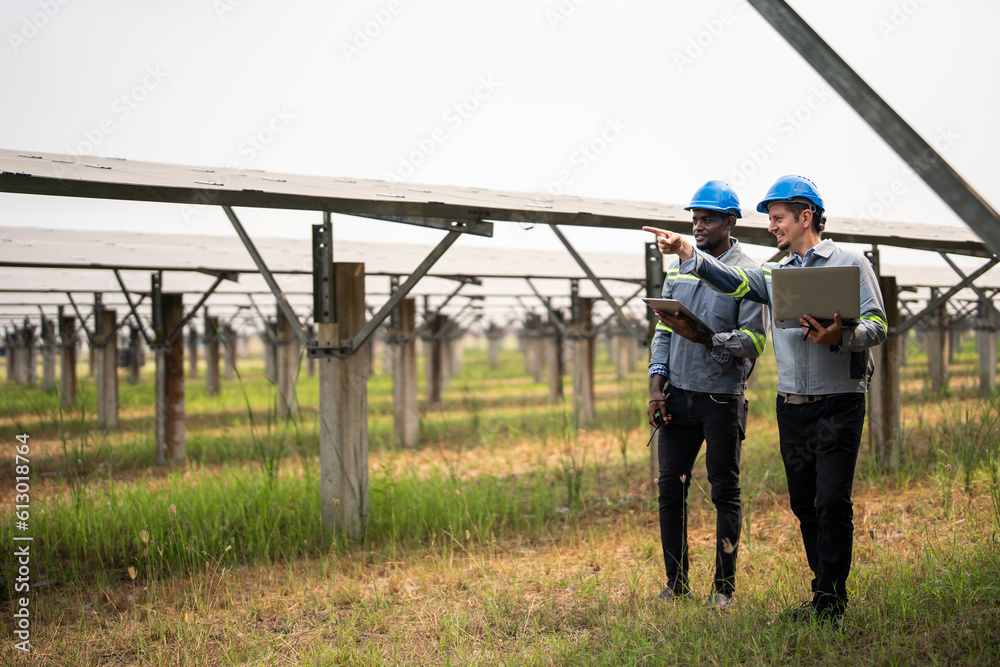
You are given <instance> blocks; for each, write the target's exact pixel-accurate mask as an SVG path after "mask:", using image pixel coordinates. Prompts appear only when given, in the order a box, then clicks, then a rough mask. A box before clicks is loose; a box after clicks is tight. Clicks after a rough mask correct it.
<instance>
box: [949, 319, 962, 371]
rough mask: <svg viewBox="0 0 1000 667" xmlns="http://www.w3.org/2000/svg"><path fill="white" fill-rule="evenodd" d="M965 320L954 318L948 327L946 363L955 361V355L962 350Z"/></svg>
mask: <svg viewBox="0 0 1000 667" xmlns="http://www.w3.org/2000/svg"><path fill="white" fill-rule="evenodd" d="M964 326H965V321H964V320H956V321H954V322H951V323H949V328H948V365H951V364H954V363H955V355H957V354H958V353H959V352H961V351H962V345H963V344H964V343H965V329H964Z"/></svg>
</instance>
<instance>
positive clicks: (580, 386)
mask: <svg viewBox="0 0 1000 667" xmlns="http://www.w3.org/2000/svg"><path fill="white" fill-rule="evenodd" d="M579 304H580V305H579V309H578V310H579V312H578V313H577V319H576V320H575V321H574V322H573V329H572V331H573V334H574V336H575V337H576V340H575V348H576V350H575V351H574V355H573V356H574V357H575V358H576V359H575V361H574V363H573V411H574V412H575V414H576V424H577V426H578V427H579V428H586V427H588V426H590V424H591V423H592V422H593V421H594V414H595V413H594V339H593V337H590V338H584V337H583V335H584V334H586V333H589V332H590V329H591V327H592V326H593V324H592V320H593V316H592V313H593V308H594V299H593V298H590V297H580V298H579Z"/></svg>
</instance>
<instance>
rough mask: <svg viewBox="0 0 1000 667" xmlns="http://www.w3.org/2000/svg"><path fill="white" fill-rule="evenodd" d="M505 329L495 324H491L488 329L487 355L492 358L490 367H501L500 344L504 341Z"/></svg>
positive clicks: (495, 368)
mask: <svg viewBox="0 0 1000 667" xmlns="http://www.w3.org/2000/svg"><path fill="white" fill-rule="evenodd" d="M503 337H504V330H503V329H502V328H501V327H498V326H497V325H495V324H492V323H491V324H490V327H489V328H488V329H487V330H486V356H487V357H489V360H490V369H492V370H494V371H495V370H497V369H498V368H500V345H501V344H502V343H503Z"/></svg>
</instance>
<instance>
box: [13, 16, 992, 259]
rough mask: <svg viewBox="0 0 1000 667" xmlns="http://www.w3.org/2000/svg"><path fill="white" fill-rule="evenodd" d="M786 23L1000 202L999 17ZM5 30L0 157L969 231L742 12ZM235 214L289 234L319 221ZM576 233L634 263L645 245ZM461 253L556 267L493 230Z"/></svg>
mask: <svg viewBox="0 0 1000 667" xmlns="http://www.w3.org/2000/svg"><path fill="white" fill-rule="evenodd" d="M791 4H792V6H793V7H794V8H795V9H796V10H797V11H798V12H800V13H801V14H802V15H803V16H804V17H805V18H806V20H807V21H809V22H810V23H811V24H812V25H813V27H814V28H815V29H816V30H817V31H818V32H819V33H820V34H821V35H822V36H823V37H824V38H825V39H826V40H827V41H828V42H829V43H830V44H831V45H832V46H833V48H834V49H836V50H837V51H838V52H839V53H840V54H841V56H843V57H844V58H845V59H846V60H847V61H848V63H850V64H851V65H852V66H853V67H854V69H855V70H856V71H857V72H858V73H859V74H860V75H861V77H862V78H864V79H865V80H866V81H867V82H868V83H869V84H870V85H871V86H872V87H873V88H874V89H875V90H876V91H877V92H878V93H880V94H881V95H882V96H883V97H884V98H885V99H886V100H887V101H888V102H889V104H890V105H892V106H893V107H894V108H895V109H896V110H897V111H898V112H899V113H900V114H901V115H902V116H903V117H904V118H905V119H906V120H907V121H908V122H910V123H911V124H912V125H913V127H914V128H915V129H916V130H917V131H918V132H919V133H920V134H921V135H922V136H923V137H924V138H925V139H927V140H928V141H934V140H935V138H939V139H938V141H940V142H943V144H941V145H943V146H944V149H943V153H944V156H945V158H946V159H947V160H948V161H949V162H950V163H951V164H952V166H953V167H955V169H957V171H958V172H959V173H960V174H961V175H962V176H963V177H964V178H965V179H966V180H967V181H968V182H969V183H970V184H971V185H972V186H973V187H974V188H976V189H977V190H978V191H979V192H980V194H981V195H983V196H984V197H985V198H986V199H987V201H990V202H991V203H992V204H993V205H994V206H996V205H998V204H1000V179H998V176H1000V166H998V160H997V157H996V156H997V154H998V153H1000V126H998V123H997V116H998V114H997V111H998V109H1000V76H998V72H1000V47H998V46H997V45H996V44H997V42H996V26H997V25H1000V3H997V2H990V1H988V0H952V1H951V2H943V1H942V0H840V1H839V2H819V1H816V0H810V1H806V0H794V1H793V2H792V3H791ZM0 28H2V31H0V32H2V37H3V40H2V43H0V90H2V91H3V96H4V101H3V104H2V106H0V118H2V120H3V122H2V123H0V146H2V147H4V148H10V149H19V150H25V151H39V152H46V151H51V152H74V153H80V154H95V155H103V156H114V157H123V158H128V159H135V160H145V161H156V162H171V163H181V164H192V165H205V166H222V165H226V164H230V163H231V164H234V165H235V166H239V167H241V168H255V169H264V170H270V171H283V172H289V173H302V174H321V175H329V176H353V177H360V178H386V177H389V176H391V175H393V174H395V175H397V176H398V175H400V174H402V175H403V176H405V177H406V178H404V179H403V180H407V181H411V182H415V183H430V184H455V185H471V186H479V187H486V188H497V189H509V190H519V191H529V192H539V191H543V190H544V188H545V187H546V184H551V183H553V182H554V181H555V180H556V179H557V178H558V177H559V176H560V174H562V175H563V177H564V179H563V180H564V182H565V183H566V185H565V186H564V192H567V193H571V194H576V195H580V196H589V197H612V198H621V199H632V200H643V201H648V200H652V201H661V202H670V203H686V202H687V201H688V200H689V198H690V196H691V194H692V193H693V191H694V190H695V189H696V188H697V187H698V186H700V185H701V184H702V183H704V182H705V181H706V180H708V179H711V178H723V179H727V180H729V181H730V182H731V183H733V184H734V185H735V186H737V190H738V192H739V194H740V197H741V201H742V203H743V207H744V209H753V208H754V207H755V205H756V203H757V201H759V199H761V198H762V196H763V194H764V192H765V191H766V190H767V188H768V186H769V185H770V184H771V182H772V181H773V180H774V179H775V178H777V177H778V176H781V175H783V174H786V173H800V174H803V175H806V176H809V177H810V178H812V179H813V180H814V181H816V183H817V184H818V185H819V187H820V190H821V192H822V194H823V196H824V198H825V199H826V202H827V205H828V210H829V212H830V214H831V215H834V216H847V217H866V216H867V217H871V218H875V219H884V220H900V221H916V222H930V223H935V224H945V225H947V224H959V222H958V219H957V217H956V216H955V215H954V214H953V213H952V212H951V211H950V209H948V208H947V207H946V206H945V205H944V204H943V203H942V202H941V201H940V200H939V199H938V198H937V196H936V195H934V194H933V193H932V192H931V191H930V190H929V189H928V188H927V187H926V186H925V185H924V184H923V183H922V182H920V181H919V180H917V179H915V178H914V177H912V175H911V174H909V173H908V171H907V170H906V168H905V166H904V165H903V163H902V161H901V160H900V159H899V158H897V157H896V156H895V154H894V153H893V152H892V151H891V150H890V149H889V148H888V147H887V146H886V145H885V144H884V143H883V142H882V141H881V140H880V139H879V138H878V137H877V136H876V135H875V134H874V132H873V131H871V130H870V129H869V128H868V126H867V125H866V124H865V123H864V122H863V121H862V120H860V118H859V117H858V116H857V115H856V114H855V113H854V112H853V111H852V110H851V109H850V108H849V107H848V106H847V105H846V104H845V103H844V102H843V101H842V100H841V99H840V98H839V97H837V96H836V94H835V93H833V92H832V91H830V89H829V88H828V87H827V86H826V84H824V83H823V82H822V81H821V80H820V78H819V77H818V75H816V74H815V73H814V72H813V70H812V69H811V68H810V67H809V66H808V65H807V64H805V62H804V61H803V60H802V59H801V58H800V57H799V56H798V55H797V54H796V53H795V52H794V51H793V50H792V49H791V47H789V46H788V45H787V44H786V43H785V42H784V40H783V39H782V38H781V37H780V36H779V35H778V34H777V33H776V32H774V30H772V29H771V28H770V26H768V25H767V24H766V23H765V22H764V20H763V19H762V18H760V16H759V15H757V13H756V12H755V11H754V10H753V9H752V8H751V7H750V6H749V5H748V4H746V3H745V2H744V1H743V0H712V1H703V2H694V1H679V0H670V1H664V0H659V1H656V0H648V1H639V0H635V1H617V2H611V1H610V0H562V1H561V2H560V0H535V1H531V0H505V1H504V2H482V1H475V0H465V1H464V2H460V1H459V0H375V1H360V2H304V1H301V0H299V1H294V0H286V1H284V2H280V3H279V2H265V1H264V0H173V1H171V2H169V3H168V2H151V1H149V0H147V1H139V0H90V1H89V2H84V1H83V0H61V1H60V0H4V2H3V3H2V4H0ZM366 29H367V31H368V33H369V34H370V36H366V35H365V31H366ZM359 35H360V37H359ZM366 40H367V41H366ZM463 104H464V108H462V107H461V106H460V107H459V109H458V110H456V106H455V105H463ZM796 114H797V118H796ZM602 134H603V137H602ZM588 144H589V145H591V146H592V147H593V150H592V152H590V153H589V155H587V154H584V153H583V152H581V150H580V149H581V147H582V146H586V145H588ZM893 190H895V192H893ZM241 217H242V218H243V220H244V224H245V225H246V226H247V228H248V230H249V231H250V232H251V234H256V235H271V236H273V235H281V236H289V235H291V236H301V237H303V238H306V237H307V236H308V234H309V225H310V224H313V223H317V222H319V221H320V220H319V214H318V213H299V212H288V211H278V212H275V211H264V210H259V209H253V210H248V209H242V211H241ZM0 225H38V226H48V227H62V226H71V227H80V228H94V229H129V230H136V231H141V230H149V231H167V232H177V233H183V232H189V233H213V234H220V233H221V234H231V233H232V229H231V227H230V226H229V223H228V221H227V220H226V218H225V216H224V214H223V213H222V211H221V210H218V209H202V210H198V211H194V210H192V208H191V207H180V206H177V205H166V204H162V205H161V204H147V203H127V202H105V201H96V200H94V201H92V200H83V199H66V198H51V197H37V196H27V195H0ZM440 234H441V233H440V232H436V231H428V230H422V229H419V228H414V227H408V226H403V225H396V224H389V223H377V222H372V221H352V220H350V219H347V218H342V219H338V221H337V223H336V225H335V236H336V237H337V238H350V239H356V240H384V241H386V242H395V243H400V242H402V243H420V244H428V243H434V242H436V240H437V239H438V238H439V237H440ZM568 235H569V237H570V239H571V240H572V241H573V242H574V243H575V244H576V245H577V247H578V248H579V249H580V250H582V251H596V250H603V251H613V252H632V251H633V249H634V251H635V252H636V253H637V256H638V253H640V252H641V243H642V242H644V241H645V240H646V235H645V234H643V233H642V232H630V231H625V232H623V231H600V230H598V231H590V230H583V229H582V228H570V229H569V230H568ZM460 243H477V244H481V243H492V244H495V245H498V246H508V247H517V246H524V247H533V248H561V247H562V246H561V245H560V244H559V242H558V240H557V239H556V238H555V237H554V235H553V234H552V233H551V232H550V231H549V230H547V229H545V228H544V226H542V227H537V228H534V229H531V230H525V229H523V228H522V227H520V226H518V225H514V224H508V223H499V224H497V225H496V234H495V238H494V239H492V240H489V239H474V238H473V239H463V240H462V241H460ZM452 252H455V251H454V250H453V251H452Z"/></svg>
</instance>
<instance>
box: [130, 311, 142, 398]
mask: <svg viewBox="0 0 1000 667" xmlns="http://www.w3.org/2000/svg"><path fill="white" fill-rule="evenodd" d="M128 341H129V359H128V362H129V363H128V381H129V384H139V377H140V375H141V374H142V362H143V361H144V359H143V356H144V355H143V351H142V335H141V333H140V331H139V327H137V326H135V325H134V324H130V325H129V327H128Z"/></svg>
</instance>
